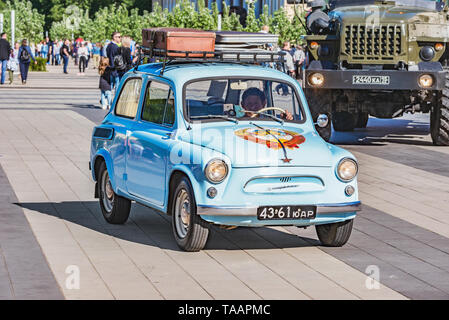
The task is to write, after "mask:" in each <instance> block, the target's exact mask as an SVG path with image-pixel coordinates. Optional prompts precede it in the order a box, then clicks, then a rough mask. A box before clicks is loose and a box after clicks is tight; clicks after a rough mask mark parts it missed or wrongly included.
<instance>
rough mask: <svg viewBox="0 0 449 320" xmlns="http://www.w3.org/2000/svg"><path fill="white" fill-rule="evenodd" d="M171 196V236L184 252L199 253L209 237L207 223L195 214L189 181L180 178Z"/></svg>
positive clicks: (193, 198)
mask: <svg viewBox="0 0 449 320" xmlns="http://www.w3.org/2000/svg"><path fill="white" fill-rule="evenodd" d="M175 185H177V187H176V188H175V190H174V192H173V193H172V194H171V197H172V199H171V201H170V203H171V208H170V211H171V212H170V213H171V216H172V228H173V234H174V236H175V239H176V243H177V244H178V246H179V247H180V248H181V249H183V250H185V251H190V252H193V251H200V250H201V249H203V248H204V246H205V245H206V242H207V238H208V236H209V228H208V224H207V222H205V221H204V220H203V219H201V217H200V216H198V215H197V214H196V202H195V197H194V195H193V189H192V186H191V184H190V181H189V180H188V179H187V178H186V177H182V178H181V179H180V180H179V182H178V183H177V184H175Z"/></svg>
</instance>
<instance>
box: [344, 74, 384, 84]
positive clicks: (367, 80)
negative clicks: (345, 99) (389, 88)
mask: <svg viewBox="0 0 449 320" xmlns="http://www.w3.org/2000/svg"><path fill="white" fill-rule="evenodd" d="M352 84H379V85H389V84H390V76H360V75H359V76H352Z"/></svg>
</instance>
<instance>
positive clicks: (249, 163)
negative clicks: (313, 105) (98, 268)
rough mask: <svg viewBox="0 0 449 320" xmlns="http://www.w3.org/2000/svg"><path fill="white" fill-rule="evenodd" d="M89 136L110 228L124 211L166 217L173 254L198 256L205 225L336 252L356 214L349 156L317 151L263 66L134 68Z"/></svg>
mask: <svg viewBox="0 0 449 320" xmlns="http://www.w3.org/2000/svg"><path fill="white" fill-rule="evenodd" d="M117 92H118V93H117V94H116V97H115V99H114V102H113V107H112V109H111V111H110V112H109V114H108V115H107V116H106V117H105V119H104V121H103V122H102V124H101V125H99V126H97V127H95V128H94V131H93V136H92V145H91V156H90V164H91V169H92V176H93V179H94V181H96V189H95V190H96V192H95V194H96V197H98V198H99V202H100V206H101V210H102V212H103V215H104V217H105V219H106V220H107V221H108V222H109V223H114V224H122V223H125V222H126V221H127V219H128V216H129V213H130V208H131V201H136V202H138V203H141V204H143V205H145V206H148V207H151V208H153V209H155V210H158V211H160V212H163V213H166V214H168V215H170V216H172V225H173V233H174V236H175V239H176V242H177V243H178V245H179V246H180V247H181V248H182V249H184V250H187V251H198V250H201V249H202V248H204V246H205V244H206V241H207V238H208V234H209V226H210V224H215V225H222V226H250V227H262V226H288V225H290V226H291V225H293V226H298V227H307V226H311V225H315V227H316V230H317V234H318V237H319V239H320V241H321V242H322V244H323V245H326V246H342V245H344V244H345V243H346V242H347V241H348V239H349V236H350V234H351V230H352V226H353V219H354V218H355V216H356V212H357V211H359V210H360V202H359V200H358V192H357V180H356V176H357V171H358V165H357V161H356V159H355V157H354V156H353V155H352V154H351V153H349V152H347V151H345V150H344V149H341V148H339V147H337V146H334V145H331V144H328V143H326V142H325V141H324V140H323V139H321V138H320V136H319V135H318V133H317V131H316V129H315V125H319V126H326V125H327V121H328V120H327V118H326V116H320V117H319V118H318V123H316V124H314V123H313V122H312V116H311V113H310V111H309V108H308V106H307V102H306V99H305V97H304V94H303V92H302V90H301V87H300V86H299V84H298V82H296V80H294V79H292V78H291V77H289V76H287V75H286V74H284V73H282V72H280V71H276V70H274V69H270V68H267V67H263V66H257V65H248V64H238V63H206V62H205V63H193V62H190V63H189V62H182V63H181V62H179V63H171V64H167V65H166V66H165V65H163V64H161V63H153V64H146V65H142V66H140V67H139V68H138V71H136V70H131V71H130V72H128V73H127V74H126V75H125V76H124V78H123V79H122V81H121V83H120V87H119V88H118V91H117Z"/></svg>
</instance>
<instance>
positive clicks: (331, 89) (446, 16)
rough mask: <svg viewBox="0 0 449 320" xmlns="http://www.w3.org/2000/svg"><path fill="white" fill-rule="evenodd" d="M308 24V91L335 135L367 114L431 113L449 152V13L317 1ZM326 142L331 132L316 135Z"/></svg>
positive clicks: (409, 4) (431, 7) (432, 6)
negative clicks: (324, 114) (328, 119)
mask: <svg viewBox="0 0 449 320" xmlns="http://www.w3.org/2000/svg"><path fill="white" fill-rule="evenodd" d="M308 5H309V6H310V7H311V12H309V13H308V15H307V18H306V21H305V25H306V29H307V36H305V39H306V41H307V50H308V55H309V64H308V67H307V69H306V72H305V79H304V80H305V91H306V95H307V98H308V102H309V105H310V108H311V109H312V113H313V115H314V117H317V116H318V115H319V114H322V113H327V114H328V116H329V117H330V118H331V120H332V124H333V127H334V130H335V131H352V130H354V128H364V127H366V125H367V122H368V117H369V115H371V116H374V117H377V118H387V119H390V118H395V117H400V116H402V115H403V114H404V113H415V112H423V113H428V112H430V119H431V121H430V131H431V136H432V140H433V143H434V144H435V145H442V146H447V145H449V74H448V71H449V65H448V61H449V47H448V37H449V8H448V6H447V5H446V4H445V3H444V2H439V1H430V0H384V1H381V0H330V1H329V2H328V3H326V2H324V0H315V1H312V2H309V3H308ZM317 130H318V131H319V132H320V134H321V136H322V137H323V138H324V139H325V140H329V139H330V137H331V127H330V125H329V126H327V127H326V128H317Z"/></svg>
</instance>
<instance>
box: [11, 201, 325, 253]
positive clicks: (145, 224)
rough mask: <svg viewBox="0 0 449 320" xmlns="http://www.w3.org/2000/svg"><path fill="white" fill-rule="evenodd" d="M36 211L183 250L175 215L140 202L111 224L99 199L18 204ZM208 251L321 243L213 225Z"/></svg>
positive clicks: (278, 232) (270, 231)
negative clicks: (120, 220) (123, 218)
mask: <svg viewBox="0 0 449 320" xmlns="http://www.w3.org/2000/svg"><path fill="white" fill-rule="evenodd" d="M15 204H16V205H17V206H20V207H22V208H24V209H28V210H31V211H34V213H41V214H46V215H49V216H53V217H56V218H60V219H63V220H65V221H68V222H70V223H73V224H75V225H77V226H81V227H84V228H88V229H90V230H93V231H96V232H100V233H103V234H106V235H110V236H113V237H115V238H119V239H122V240H126V241H130V242H135V243H139V244H144V245H148V246H154V247H159V248H161V249H168V250H173V251H181V250H180V249H179V248H178V246H177V244H176V242H175V239H174V236H173V234H172V226H171V217H170V216H167V215H165V214H162V213H158V212H156V211H155V210H152V209H149V208H147V207H144V206H142V205H139V204H135V203H134V204H133V206H132V210H131V214H130V219H129V220H128V221H127V222H126V223H125V224H124V225H112V224H108V223H107V222H106V221H105V220H104V218H103V216H102V214H101V211H100V208H99V204H98V202H97V201H63V202H36V203H34V202H27V203H15ZM210 230H211V232H210V235H209V240H208V243H207V245H206V248H205V250H242V249H243V250H246V249H276V248H296V247H310V246H316V245H319V242H318V241H316V240H315V239H309V238H303V237H299V236H298V235H294V234H291V233H288V232H286V231H285V232H283V231H281V230H275V229H273V228H243V227H240V228H237V229H233V230H225V229H222V228H220V227H219V226H211V228H210Z"/></svg>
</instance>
